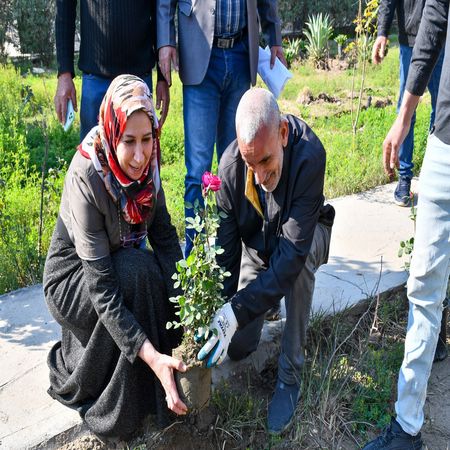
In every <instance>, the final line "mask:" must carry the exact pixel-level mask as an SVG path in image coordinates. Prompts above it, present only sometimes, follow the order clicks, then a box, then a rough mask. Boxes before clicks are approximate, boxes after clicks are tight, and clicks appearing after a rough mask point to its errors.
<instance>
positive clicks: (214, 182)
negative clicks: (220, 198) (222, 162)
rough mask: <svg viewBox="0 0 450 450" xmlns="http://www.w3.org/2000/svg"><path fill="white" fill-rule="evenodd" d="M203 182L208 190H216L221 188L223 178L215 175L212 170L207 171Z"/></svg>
mask: <svg viewBox="0 0 450 450" xmlns="http://www.w3.org/2000/svg"><path fill="white" fill-rule="evenodd" d="M202 184H203V187H204V189H205V190H206V191H207V190H211V191H214V192H216V191H218V190H219V189H220V185H221V184H222V180H221V179H220V178H219V177H218V176H217V175H213V174H212V173H211V172H205V173H204V174H203V176H202Z"/></svg>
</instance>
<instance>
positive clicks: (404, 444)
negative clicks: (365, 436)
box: [362, 418, 423, 450]
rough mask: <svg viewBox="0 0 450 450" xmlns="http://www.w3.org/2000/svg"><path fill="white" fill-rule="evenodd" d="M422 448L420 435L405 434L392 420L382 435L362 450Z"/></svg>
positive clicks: (415, 449) (409, 449) (413, 449)
mask: <svg viewBox="0 0 450 450" xmlns="http://www.w3.org/2000/svg"><path fill="white" fill-rule="evenodd" d="M422 448H423V442H422V438H421V436H420V433H419V434H418V435H417V436H411V435H410V434H408V433H405V432H404V431H403V429H402V427H401V426H400V424H399V423H398V422H397V421H396V420H395V419H394V418H392V419H391V423H390V425H389V426H388V427H387V428H386V430H385V431H384V433H383V434H382V435H381V436H378V437H377V438H376V439H374V440H373V441H370V442H369V443H368V444H366V445H365V446H364V447H363V449H362V450H422Z"/></svg>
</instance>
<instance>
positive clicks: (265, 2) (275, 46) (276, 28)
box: [257, 0, 287, 68]
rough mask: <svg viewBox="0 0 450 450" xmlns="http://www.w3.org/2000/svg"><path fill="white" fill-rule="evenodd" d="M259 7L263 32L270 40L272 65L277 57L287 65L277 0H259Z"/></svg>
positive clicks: (271, 65)
mask: <svg viewBox="0 0 450 450" xmlns="http://www.w3.org/2000/svg"><path fill="white" fill-rule="evenodd" d="M257 8H258V14H259V18H260V20H261V29H262V32H263V34H264V36H265V37H266V39H267V40H268V42H269V47H270V67H271V68H272V67H273V65H274V64H275V58H278V59H279V60H280V61H281V62H282V63H283V64H284V65H285V66H286V67H287V62H286V58H285V57H284V53H283V47H282V43H281V22H280V18H279V16H278V2H277V0H258V2H257Z"/></svg>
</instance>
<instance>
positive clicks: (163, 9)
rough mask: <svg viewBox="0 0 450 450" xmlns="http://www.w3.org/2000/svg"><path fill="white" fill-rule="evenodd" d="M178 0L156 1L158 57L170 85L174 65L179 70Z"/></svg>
mask: <svg viewBox="0 0 450 450" xmlns="http://www.w3.org/2000/svg"><path fill="white" fill-rule="evenodd" d="M176 7H177V0H157V1H156V13H157V16H156V28H157V48H158V59H159V65H160V68H161V72H162V74H163V76H164V78H165V79H166V81H167V83H168V84H169V86H171V85H172V76H171V70H172V65H173V68H174V69H175V70H178V58H177V49H176V45H177V44H176V39H175V11H176Z"/></svg>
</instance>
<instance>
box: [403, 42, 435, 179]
mask: <svg viewBox="0 0 450 450" xmlns="http://www.w3.org/2000/svg"><path fill="white" fill-rule="evenodd" d="M412 51H413V47H408V46H407V45H402V44H400V94H399V97H398V103H397V112H398V111H399V110H400V106H401V104H402V100H403V94H404V92H405V87H406V80H407V78H408V72H409V65H410V63H411V56H412ZM443 61H444V50H442V52H441V54H440V56H439V59H438V61H437V63H436V66H435V67H434V70H433V72H432V74H431V78H430V81H429V82H428V91H429V92H430V96H431V115H430V130H431V129H432V128H433V125H434V117H435V114H436V102H437V96H438V91H439V80H440V79H441V71H442V63H443ZM415 123H416V113H414V115H413V117H412V119H411V127H410V129H409V133H408V134H407V136H406V138H405V140H404V141H403V144H402V145H401V146H400V150H399V160H400V168H399V170H398V173H399V175H400V176H402V177H407V178H412V176H413V171H412V170H413V167H414V164H413V162H412V157H413V149H414V124H415Z"/></svg>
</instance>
